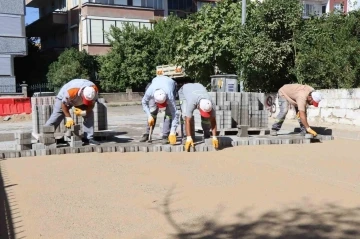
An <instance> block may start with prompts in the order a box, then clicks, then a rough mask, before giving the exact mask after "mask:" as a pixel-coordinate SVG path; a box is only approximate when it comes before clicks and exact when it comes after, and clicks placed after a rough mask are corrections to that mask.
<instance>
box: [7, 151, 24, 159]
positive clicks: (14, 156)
mask: <svg viewBox="0 0 360 239" xmlns="http://www.w3.org/2000/svg"><path fill="white" fill-rule="evenodd" d="M20 157H21V155H20V152H18V151H16V152H10V154H9V158H20Z"/></svg>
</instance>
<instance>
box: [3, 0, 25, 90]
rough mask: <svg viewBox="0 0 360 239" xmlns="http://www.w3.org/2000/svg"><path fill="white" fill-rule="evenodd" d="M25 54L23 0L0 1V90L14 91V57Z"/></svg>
mask: <svg viewBox="0 0 360 239" xmlns="http://www.w3.org/2000/svg"><path fill="white" fill-rule="evenodd" d="M26 55H27V39H26V36H25V4H24V0H1V1H0V92H1V93H4V92H15V91H16V79H15V76H14V57H18V56H26Z"/></svg>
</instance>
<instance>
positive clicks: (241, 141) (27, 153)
mask: <svg viewBox="0 0 360 239" xmlns="http://www.w3.org/2000/svg"><path fill="white" fill-rule="evenodd" d="M42 131H43V133H42V134H41V137H40V138H41V140H40V143H39V142H38V141H37V140H36V139H34V138H33V137H32V133H31V132H17V133H15V135H14V138H15V142H16V144H17V147H16V150H15V151H6V152H0V159H3V158H19V157H33V156H46V155H61V154H78V153H92V152H97V153H105V152H118V153H126V152H184V151H185V149H184V145H182V144H181V143H180V142H178V144H177V145H160V144H153V145H149V144H147V143H129V144H120V143H107V144H102V145H98V146H80V145H81V144H80V143H79V140H78V138H77V135H78V133H79V127H78V126H76V125H75V126H74V127H72V128H71V129H69V131H68V132H67V135H66V137H67V140H68V141H69V143H70V147H59V146H57V145H56V144H55V142H56V139H55V135H54V131H55V130H54V129H53V128H51V127H44V128H43V129H42ZM218 139H219V149H220V150H221V149H223V148H227V147H234V146H245V145H272V144H309V143H312V142H319V141H324V140H333V139H334V138H333V137H332V136H323V135H318V137H317V138H316V139H312V138H307V137H306V136H300V135H279V136H271V135H264V136H258V135H256V136H248V137H237V136H219V137H218ZM207 151H215V149H214V148H213V146H212V143H211V139H206V140H205V141H200V142H196V143H195V147H194V148H191V150H190V152H207Z"/></svg>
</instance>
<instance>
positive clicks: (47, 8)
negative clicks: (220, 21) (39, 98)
mask: <svg viewBox="0 0 360 239" xmlns="http://www.w3.org/2000/svg"><path fill="white" fill-rule="evenodd" d="M205 1H206V2H213V1H215V0H205ZM26 5H27V6H28V7H35V8H38V9H39V19H38V20H37V21H35V22H33V23H32V24H30V25H28V26H27V27H26V35H27V36H28V37H40V39H41V48H42V50H43V51H47V50H51V51H62V50H63V49H64V48H66V47H77V48H78V49H79V50H82V49H85V50H86V51H87V52H88V53H89V54H92V55H102V54H105V53H106V52H107V51H108V50H109V42H108V40H107V38H106V34H107V33H108V32H109V30H110V26H111V25H113V26H117V27H121V26H122V23H124V22H128V23H130V24H134V25H135V26H139V27H140V26H145V27H149V28H151V27H152V25H153V23H154V21H155V20H156V19H158V18H162V17H166V16H168V15H169V14H170V13H174V14H176V15H178V16H180V17H181V16H186V15H187V14H189V13H193V12H196V11H197V9H198V8H199V7H201V4H198V3H197V1H193V0H26Z"/></svg>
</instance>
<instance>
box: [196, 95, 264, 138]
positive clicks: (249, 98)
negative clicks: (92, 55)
mask: <svg viewBox="0 0 360 239" xmlns="http://www.w3.org/2000/svg"><path fill="white" fill-rule="evenodd" d="M209 94H210V95H211V97H212V99H213V101H214V103H215V104H216V122H217V128H218V132H219V135H220V136H223V135H228V134H234V132H237V131H238V126H240V125H246V126H249V127H248V128H247V129H248V131H251V132H255V133H256V132H258V133H259V134H268V133H269V132H270V130H269V128H268V111H267V109H266V107H265V105H264V100H265V94H264V93H256V92H209ZM195 120H200V114H199V113H197V114H195ZM198 131H202V129H199V130H198Z"/></svg>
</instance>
